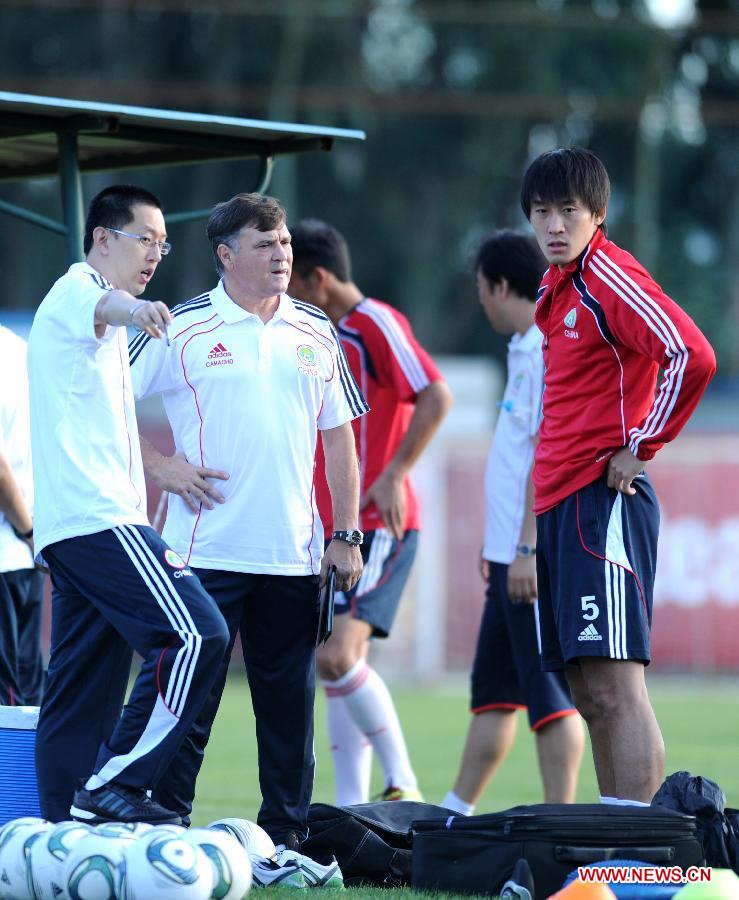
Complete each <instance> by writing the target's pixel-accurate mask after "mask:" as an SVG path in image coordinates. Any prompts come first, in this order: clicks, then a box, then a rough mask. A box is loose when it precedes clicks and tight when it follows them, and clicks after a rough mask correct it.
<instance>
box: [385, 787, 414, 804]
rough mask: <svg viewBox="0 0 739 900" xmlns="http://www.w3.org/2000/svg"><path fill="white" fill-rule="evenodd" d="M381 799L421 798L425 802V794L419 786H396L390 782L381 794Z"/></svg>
mask: <svg viewBox="0 0 739 900" xmlns="http://www.w3.org/2000/svg"><path fill="white" fill-rule="evenodd" d="M379 799H380V800H419V801H421V802H423V794H422V793H421V792H420V791H419V790H418V788H403V787H395V785H392V784H389V785H388V786H387V787H386V788H385V790H384V791H383V792H382V793H381V794H380V796H379Z"/></svg>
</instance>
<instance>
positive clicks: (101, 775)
mask: <svg viewBox="0 0 739 900" xmlns="http://www.w3.org/2000/svg"><path fill="white" fill-rule="evenodd" d="M43 555H44V558H45V560H46V562H47V563H48V565H49V570H50V573H51V580H52V621H51V656H50V659H49V671H48V683H47V687H46V693H45V696H44V700H43V703H42V705H41V713H40V717H39V724H38V733H37V737H36V769H37V775H38V784H39V799H40V805H41V814H42V815H43V816H44V818H46V819H49V820H51V821H60V820H63V819H68V818H69V807H70V805H71V802H72V798H73V795H74V791H75V790H76V788H77V787H78V786H79V783H80V782H81V781H85V780H86V784H87V787H88V788H89V789H90V790H94V789H95V788H97V787H100V786H102V785H103V784H105V783H107V782H109V781H117V782H119V783H121V784H125V785H128V786H130V787H136V788H146V789H149V788H153V787H154V785H155V784H156V783H157V781H158V780H159V778H160V777H161V776H162V774H163V773H164V771H165V770H166V768H167V766H168V765H169V763H170V761H171V759H172V758H173V757H174V755H175V754H176V752H177V750H178V748H179V746H180V744H181V743H182V741H183V739H184V738H185V736H186V735H187V733H188V731H189V730H190V727H191V725H192V722H193V720H194V719H195V716H196V715H197V714H198V713H199V712H200V708H201V707H202V705H203V703H204V702H205V699H206V698H207V696H208V694H209V691H210V688H211V685H212V683H213V680H214V678H215V677H216V674H217V672H218V665H219V663H220V662H221V661H222V660H223V655H224V653H225V649H226V644H227V641H228V633H227V630H226V625H225V622H224V620H223V616H222V615H221V614H220V613H219V612H218V609H217V607H216V605H215V603H214V602H213V600H212V599H211V597H210V596H209V595H208V594H207V593H206V592H205V591H204V590H203V588H202V586H201V585H200V582H199V581H198V579H197V578H196V577H195V575H193V573H192V571H191V570H190V569H189V568H187V567H186V566H185V564H184V562H183V561H182V560H181V559H180V557H178V556H177V554H176V553H174V552H173V551H172V550H170V549H169V547H168V546H167V545H166V544H165V543H164V541H163V540H162V539H161V538H160V537H159V535H158V534H157V533H156V531H154V529H153V528H150V527H148V526H139V525H122V526H117V527H115V528H111V529H108V530H106V531H102V532H99V533H97V534H91V535H86V536H83V537H75V538H70V539H68V540H64V541H59V542H58V543H55V544H52V545H50V546H48V547H46V548H45V549H44V551H43ZM132 649H133V650H135V651H136V652H137V653H139V654H140V656H141V657H142V659H143V662H142V665H141V670H140V671H139V674H138V676H137V678H136V680H135V682H134V685H133V688H132V690H131V694H130V697H129V699H128V703H127V704H126V706H125V708H124V709H123V713H122V715H121V708H122V706H123V702H124V698H125V694H126V688H127V685H128V678H129V674H130V666H131V657H132Z"/></svg>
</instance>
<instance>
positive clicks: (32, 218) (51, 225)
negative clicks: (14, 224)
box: [0, 200, 67, 234]
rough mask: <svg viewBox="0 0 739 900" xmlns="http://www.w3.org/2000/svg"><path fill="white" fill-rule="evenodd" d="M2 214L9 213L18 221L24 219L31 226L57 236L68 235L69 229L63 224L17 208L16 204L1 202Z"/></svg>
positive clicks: (0, 210) (0, 209)
mask: <svg viewBox="0 0 739 900" xmlns="http://www.w3.org/2000/svg"><path fill="white" fill-rule="evenodd" d="M0 212H4V213H7V214H8V215H9V216H15V218H16V219H22V220H23V221H24V222H30V223H31V225H38V226H39V227H40V228H46V229H47V231H53V232H55V233H56V234H66V233H67V229H66V228H65V227H64V226H63V225H62V224H61V222H55V221H54V219H49V218H48V217H47V216H40V215H39V214H38V213H35V212H31V211H30V210H29V209H24V208H23V207H22V206H16V205H15V203H8V201H7V200H0Z"/></svg>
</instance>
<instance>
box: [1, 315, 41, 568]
mask: <svg viewBox="0 0 739 900" xmlns="http://www.w3.org/2000/svg"><path fill="white" fill-rule="evenodd" d="M0 384H1V385H2V389H0V452H2V454H3V456H4V457H5V459H6V460H7V461H8V465H9V466H10V468H11V470H12V472H13V475H14V476H15V480H16V481H17V482H18V487H19V488H20V491H21V494H23V499H24V500H25V501H26V505H27V506H28V507H29V509H30V510H31V512H32V513H33V472H32V471H31V430H30V429H31V425H30V421H29V412H28V375H27V372H26V342H25V341H24V340H23V339H22V338H20V337H18V335H17V334H14V333H13V332H12V331H10V329H8V328H4V327H3V326H2V325H0ZM31 568H33V554H32V553H31V548H30V547H29V546H28V544H27V543H26V542H25V541H22V540H21V539H20V538H17V537H16V536H15V532H14V531H13V526H12V525H11V524H10V522H9V521H8V520H7V519H6V518H5V516H4V515H3V514H2V513H1V512H0V572H14V571H16V570H17V569H31Z"/></svg>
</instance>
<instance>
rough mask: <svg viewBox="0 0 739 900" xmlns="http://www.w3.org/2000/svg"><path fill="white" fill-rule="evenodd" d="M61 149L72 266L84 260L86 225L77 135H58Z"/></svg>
mask: <svg viewBox="0 0 739 900" xmlns="http://www.w3.org/2000/svg"><path fill="white" fill-rule="evenodd" d="M56 137H57V145H58V147H59V175H60V177H61V182H62V216H63V218H64V224H65V226H66V234H67V261H68V262H69V264H70V265H72V263H75V262H79V261H80V260H81V259H83V256H84V254H83V252H82V232H83V229H84V225H85V220H84V216H83V213H82V180H81V178H80V167H79V160H78V157H77V133H76V132H74V131H70V132H67V131H60V132H58V133H57V136H56Z"/></svg>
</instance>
